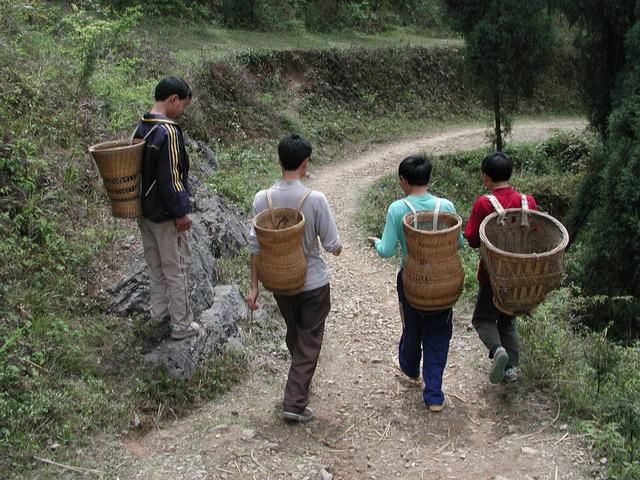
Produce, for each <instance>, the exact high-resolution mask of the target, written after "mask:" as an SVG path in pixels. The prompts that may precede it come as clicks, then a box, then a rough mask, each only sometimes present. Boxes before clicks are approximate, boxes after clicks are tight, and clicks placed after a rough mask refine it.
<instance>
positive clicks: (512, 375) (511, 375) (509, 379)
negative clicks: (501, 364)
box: [504, 367, 518, 383]
mask: <svg viewBox="0 0 640 480" xmlns="http://www.w3.org/2000/svg"><path fill="white" fill-rule="evenodd" d="M516 380H518V373H517V372H516V369H515V368H513V367H507V368H505V369H504V381H505V383H513V382H515V381H516Z"/></svg>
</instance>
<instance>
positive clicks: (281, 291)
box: [253, 208, 307, 295]
mask: <svg viewBox="0 0 640 480" xmlns="http://www.w3.org/2000/svg"><path fill="white" fill-rule="evenodd" d="M304 223H305V220H304V215H303V214H302V213H301V212H300V211H299V210H296V209H294V208H270V209H267V210H263V211H262V212H260V213H259V214H258V215H256V217H255V218H254V219H253V227H254V229H255V232H256V237H257V238H258V243H259V244H260V251H259V252H258V278H259V279H260V281H261V282H262V284H263V285H264V287H265V288H266V289H267V290H270V291H271V292H273V293H275V294H278V295H295V294H296V293H299V292H300V291H302V288H303V287H304V281H305V279H306V277H307V257H306V256H305V254H304V251H303V250H302V237H303V235H304Z"/></svg>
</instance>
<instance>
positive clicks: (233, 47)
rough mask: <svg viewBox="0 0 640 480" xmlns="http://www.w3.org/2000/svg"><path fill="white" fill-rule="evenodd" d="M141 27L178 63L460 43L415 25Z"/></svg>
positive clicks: (154, 25)
mask: <svg viewBox="0 0 640 480" xmlns="http://www.w3.org/2000/svg"><path fill="white" fill-rule="evenodd" d="M145 30H146V31H147V32H148V35H149V37H150V39H151V41H152V42H158V43H161V44H162V45H165V46H166V47H167V48H169V49H170V50H171V51H172V52H173V54H174V55H175V58H176V60H177V61H178V63H179V64H180V65H181V66H183V67H184V66H189V65H193V64H194V62H196V63H201V62H202V61H203V60H220V59H224V58H228V57H233V56H235V55H238V54H241V53H244V52H246V51H257V52H268V51H274V50H322V49H331V48H337V49H349V48H354V47H363V48H372V47H384V46H391V45H430V46H460V45H462V40H460V39H458V38H451V37H447V36H443V35H441V34H440V32H438V31H435V30H431V31H430V30H426V31H423V32H421V33H416V32H415V28H414V29H409V28H397V29H394V30H390V31H387V32H383V33H376V34H364V33H357V32H334V33H312V32H292V33H289V32H256V31H248V30H239V29H229V28H222V27H218V26H208V25H201V26H183V27H180V28H179V29H177V28H175V27H167V26H166V25H164V24H157V23H156V24H148V25H146V26H145Z"/></svg>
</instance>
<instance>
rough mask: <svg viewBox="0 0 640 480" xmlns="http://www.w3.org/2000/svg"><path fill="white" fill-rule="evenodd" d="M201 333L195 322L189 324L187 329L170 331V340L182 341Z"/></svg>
mask: <svg viewBox="0 0 640 480" xmlns="http://www.w3.org/2000/svg"><path fill="white" fill-rule="evenodd" d="M201 331H202V327H201V326H200V325H198V324H197V323H196V322H191V323H190V324H189V328H184V329H176V328H172V329H171V338H172V339H173V340H184V339H185V338H189V337H195V336H197V335H198V334H199V333H200V332H201Z"/></svg>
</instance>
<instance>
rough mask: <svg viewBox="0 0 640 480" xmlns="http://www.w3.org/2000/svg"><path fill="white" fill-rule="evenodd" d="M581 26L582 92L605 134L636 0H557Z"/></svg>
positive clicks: (595, 123) (571, 20)
mask: <svg viewBox="0 0 640 480" xmlns="http://www.w3.org/2000/svg"><path fill="white" fill-rule="evenodd" d="M553 3H554V6H555V7H557V8H559V9H560V11H562V12H563V13H564V14H565V16H566V18H567V20H568V21H569V23H570V24H571V25H573V26H574V27H577V29H578V30H577V36H576V39H575V46H576V48H577V49H578V52H579V53H580V63H581V74H582V77H583V82H582V84H581V89H582V95H583V98H584V103H585V107H586V108H587V112H588V115H589V120H590V122H591V124H592V125H593V126H594V127H596V129H597V130H598V131H599V132H600V133H601V134H602V135H604V134H605V133H606V130H607V120H608V118H609V115H610V114H611V110H612V108H613V96H614V95H615V90H616V89H617V88H618V82H619V76H620V73H621V71H622V70H623V68H624V67H625V62H626V58H627V57H626V50H627V47H626V40H625V39H626V35H627V32H628V31H629V29H630V28H631V26H632V25H633V24H634V23H635V21H636V18H637V15H636V13H635V9H636V0H615V1H611V0H555V1H554V2H553Z"/></svg>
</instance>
